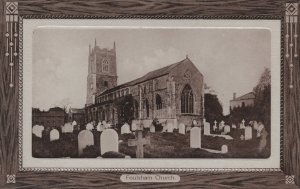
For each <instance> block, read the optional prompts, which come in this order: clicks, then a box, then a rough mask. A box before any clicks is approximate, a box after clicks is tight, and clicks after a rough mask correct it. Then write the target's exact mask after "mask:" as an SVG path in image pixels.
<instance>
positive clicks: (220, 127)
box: [219, 121, 225, 131]
mask: <svg viewBox="0 0 300 189" xmlns="http://www.w3.org/2000/svg"><path fill="white" fill-rule="evenodd" d="M224 127H225V122H224V121H221V122H220V124H219V131H222V130H223V128H224Z"/></svg>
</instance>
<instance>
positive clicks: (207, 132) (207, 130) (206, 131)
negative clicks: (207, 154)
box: [204, 122, 210, 135]
mask: <svg viewBox="0 0 300 189" xmlns="http://www.w3.org/2000/svg"><path fill="white" fill-rule="evenodd" d="M204 135H210V123H208V122H204Z"/></svg>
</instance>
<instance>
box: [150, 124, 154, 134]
mask: <svg viewBox="0 0 300 189" xmlns="http://www.w3.org/2000/svg"><path fill="white" fill-rule="evenodd" d="M150 132H151V133H155V126H154V125H153V124H152V125H151V126H150Z"/></svg>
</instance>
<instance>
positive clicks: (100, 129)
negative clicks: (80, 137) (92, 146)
mask: <svg viewBox="0 0 300 189" xmlns="http://www.w3.org/2000/svg"><path fill="white" fill-rule="evenodd" d="M104 129H105V127H104V125H102V123H101V121H99V123H98V125H97V131H99V132H102V131H104Z"/></svg>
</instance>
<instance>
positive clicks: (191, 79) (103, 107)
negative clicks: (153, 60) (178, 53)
mask: <svg viewBox="0 0 300 189" xmlns="http://www.w3.org/2000/svg"><path fill="white" fill-rule="evenodd" d="M116 54H117V53H116V45H115V43H114V44H113V48H112V49H107V48H100V47H99V46H98V45H97V44H96V41H95V45H94V47H91V46H89V56H88V76H87V96H86V106H85V115H86V118H85V119H86V122H93V121H94V122H96V123H98V122H99V121H103V120H105V121H106V122H110V123H111V124H112V125H114V126H120V125H122V124H123V123H125V122H127V123H129V124H130V123H131V122H132V121H138V120H141V121H142V123H143V125H144V127H149V126H150V125H151V123H152V121H153V120H154V119H156V120H158V121H159V122H160V123H162V122H166V121H167V122H168V123H172V124H173V125H174V128H177V125H179V124H180V123H183V124H185V125H187V126H190V125H192V122H193V120H196V121H197V122H198V123H202V120H203V115H204V81H203V79H204V78H203V75H202V74H201V73H200V71H199V70H198V69H197V67H196V66H195V65H194V63H193V62H192V61H191V60H190V59H189V58H188V57H186V58H184V59H183V60H180V61H178V62H176V63H170V64H169V65H168V66H165V67H163V68H159V69H157V70H153V71H151V72H149V73H145V75H144V76H142V77H140V78H137V79H135V80H132V81H130V82H127V83H123V84H121V85H118V75H117V58H116V56H117V55H116ZM128 74H130V73H128Z"/></svg>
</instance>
